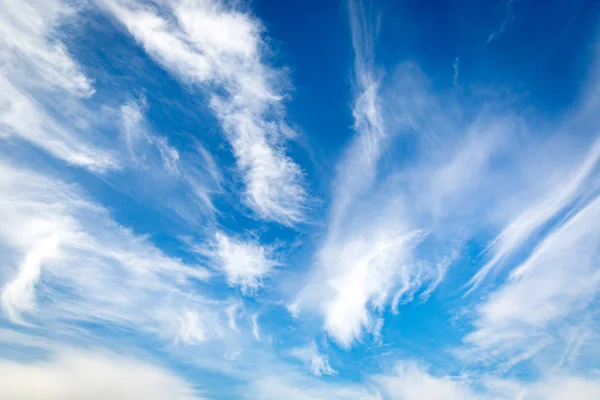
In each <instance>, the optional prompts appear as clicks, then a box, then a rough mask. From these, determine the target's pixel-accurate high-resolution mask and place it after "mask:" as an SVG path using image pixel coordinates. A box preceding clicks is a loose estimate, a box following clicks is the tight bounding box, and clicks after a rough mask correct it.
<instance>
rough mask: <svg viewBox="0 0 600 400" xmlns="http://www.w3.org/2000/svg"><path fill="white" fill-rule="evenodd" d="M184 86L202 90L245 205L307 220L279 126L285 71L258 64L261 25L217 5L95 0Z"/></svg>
mask: <svg viewBox="0 0 600 400" xmlns="http://www.w3.org/2000/svg"><path fill="white" fill-rule="evenodd" d="M99 4H100V5H101V6H103V7H105V8H106V9H107V10H108V11H110V12H111V14H112V15H114V17H115V18H116V19H118V20H119V21H120V22H122V23H123V24H124V25H125V27H126V28H127V30H128V31H129V32H130V33H131V34H132V35H133V36H134V38H135V39H136V40H137V41H138V42H139V43H140V44H141V45H142V46H143V47H144V49H145V50H146V51H147V52H148V54H149V55H150V56H151V57H153V58H154V59H155V60H156V61H157V62H158V63H160V64H161V65H162V66H163V67H164V68H166V69H167V70H168V71H170V72H172V73H173V74H174V75H175V76H176V77H177V78H179V79H180V80H181V81H182V82H184V83H186V84H189V85H196V86H199V87H202V88H203V89H205V90H206V93H207V96H208V98H209V103H210V107H211V109H212V110H213V111H214V114H215V116H216V117H217V119H218V120H219V121H220V123H221V127H222V129H223V130H224V132H225V133H226V136H227V139H228V141H229V143H230V145H231V148H232V150H233V153H234V155H235V157H236V160H237V165H238V167H239V169H240V172H241V173H242V175H243V181H244V184H245V202H246V204H247V205H248V206H249V207H250V208H251V209H252V210H253V211H254V212H255V213H256V214H257V215H258V216H259V217H260V218H263V219H265V220H270V221H275V222H278V223H281V224H284V225H293V224H296V223H298V222H301V221H303V220H304V218H305V202H306V200H307V193H306V190H305V189H304V188H303V186H302V181H303V172H302V170H301V169H300V167H299V166H298V165H297V164H296V163H295V162H294V161H293V160H292V159H291V158H290V157H289V156H287V155H286V154H285V149H284V145H285V142H286V141H287V140H288V139H291V138H292V137H293V136H294V135H295V133H294V131H293V129H292V128H291V127H290V126H289V125H288V124H287V123H286V121H285V108H284V105H283V100H284V94H283V92H282V87H283V86H284V83H285V78H284V76H283V71H278V70H276V69H273V68H271V67H269V66H268V65H267V64H265V63H264V62H263V58H264V57H265V52H266V51H267V45H266V44H265V42H264V40H263V39H262V35H263V27H262V25H261V24H260V22H259V21H258V20H256V19H255V18H253V17H252V16H251V15H249V14H246V13H243V12H240V11H237V10H235V9H233V8H231V7H229V6H227V5H225V4H223V3H221V2H220V1H204V2H189V1H176V2H158V3H156V4H153V5H152V4H145V5H144V4H139V3H134V2H131V1H113V0H105V1H100V2H99Z"/></svg>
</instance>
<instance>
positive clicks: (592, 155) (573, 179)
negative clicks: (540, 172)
mask: <svg viewBox="0 0 600 400" xmlns="http://www.w3.org/2000/svg"><path fill="white" fill-rule="evenodd" d="M599 160H600V139H598V140H596V142H595V143H594V144H593V145H592V146H591V148H590V150H589V152H588V154H587V155H586V157H585V158H584V159H583V161H582V162H581V164H580V165H579V166H578V168H577V169H576V170H575V171H573V173H571V174H569V176H567V177H565V179H564V181H563V182H559V183H557V185H556V187H555V188H554V190H553V191H552V192H551V193H549V194H548V195H546V197H545V198H543V199H541V200H539V201H537V202H535V203H534V205H533V206H531V207H530V208H527V209H526V210H524V211H523V212H521V213H520V214H519V215H518V216H517V217H516V218H515V219H514V220H513V221H511V222H510V224H509V225H508V226H507V227H506V228H504V229H503V231H502V232H501V233H500V234H499V235H498V236H497V237H496V239H495V240H494V241H493V242H492V243H491V245H490V246H491V248H490V252H491V253H492V258H491V259H490V260H489V261H488V262H487V263H486V264H485V265H484V266H483V267H482V268H481V269H480V270H479V271H478V272H477V273H476V274H475V275H474V276H473V278H472V279H471V281H470V282H469V283H470V284H471V285H472V286H471V290H473V289H474V288H476V287H477V286H478V285H479V284H480V283H481V282H482V281H483V279H484V278H485V277H486V276H487V274H488V273H489V272H490V271H492V270H493V269H494V268H495V267H497V266H498V265H499V264H500V263H501V262H502V261H503V260H504V259H506V258H507V257H509V256H510V255H512V254H513V253H514V252H516V251H518V250H519V249H520V248H521V247H522V246H523V245H524V244H525V243H526V242H527V240H529V239H531V237H532V236H533V235H535V234H536V233H537V232H539V231H540V229H542V228H543V227H544V225H546V224H547V223H548V222H549V221H550V220H551V219H552V218H555V217H556V216H557V214H559V213H560V212H561V211H563V210H564V209H565V207H567V206H569V204H571V203H573V202H574V201H575V200H576V199H577V198H578V197H579V196H581V195H582V194H584V193H585V192H586V191H588V190H589V187H590V186H593V184H592V185H590V182H589V179H590V177H591V176H592V174H593V172H594V171H595V169H596V167H597V165H598V161H599Z"/></svg>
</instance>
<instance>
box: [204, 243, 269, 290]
mask: <svg viewBox="0 0 600 400" xmlns="http://www.w3.org/2000/svg"><path fill="white" fill-rule="evenodd" d="M196 251H198V252H199V253H201V254H203V255H205V256H208V257H209V259H211V261H212V263H213V265H214V267H215V268H216V269H218V270H221V271H222V272H223V273H224V274H225V276H226V277H227V282H228V283H229V285H231V286H238V287H239V288H240V289H241V291H242V293H243V294H245V295H254V294H256V292H257V291H258V289H259V288H260V287H261V286H262V285H263V279H264V278H265V277H267V276H268V275H269V274H271V273H272V271H273V270H274V268H275V267H276V266H277V265H278V262H277V261H275V260H274V258H273V251H272V249H271V248H269V247H264V246H261V245H260V244H258V243H256V242H253V241H242V240H240V239H238V238H234V237H229V236H227V235H226V234H224V233H222V232H217V233H216V234H215V241H214V243H212V245H210V246H209V247H208V248H206V249H205V248H200V247H197V248H196Z"/></svg>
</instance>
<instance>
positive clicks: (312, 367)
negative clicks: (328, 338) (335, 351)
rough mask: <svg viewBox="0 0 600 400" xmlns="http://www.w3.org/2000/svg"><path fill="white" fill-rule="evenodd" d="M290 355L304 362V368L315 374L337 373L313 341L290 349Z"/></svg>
mask: <svg viewBox="0 0 600 400" xmlns="http://www.w3.org/2000/svg"><path fill="white" fill-rule="evenodd" d="M290 355H291V356H292V357H295V358H297V359H298V360H300V361H302V362H304V368H306V369H307V370H308V371H310V372H311V373H312V374H313V375H315V376H321V375H334V374H336V373H337V371H336V370H334V369H333V368H331V366H330V365H329V360H328V358H327V356H325V355H324V354H321V352H320V351H319V348H318V347H317V344H316V343H315V342H311V343H309V344H308V345H306V346H304V347H296V348H293V349H292V350H290Z"/></svg>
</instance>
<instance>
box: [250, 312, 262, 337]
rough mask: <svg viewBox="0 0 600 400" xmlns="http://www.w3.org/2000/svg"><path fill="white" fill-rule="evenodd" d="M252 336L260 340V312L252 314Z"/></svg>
mask: <svg viewBox="0 0 600 400" xmlns="http://www.w3.org/2000/svg"><path fill="white" fill-rule="evenodd" d="M252 336H254V339H255V340H256V341H257V342H260V327H259V326H258V314H254V315H253V316H252Z"/></svg>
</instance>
